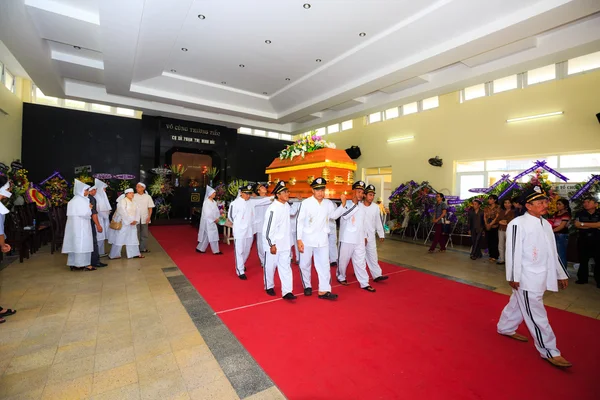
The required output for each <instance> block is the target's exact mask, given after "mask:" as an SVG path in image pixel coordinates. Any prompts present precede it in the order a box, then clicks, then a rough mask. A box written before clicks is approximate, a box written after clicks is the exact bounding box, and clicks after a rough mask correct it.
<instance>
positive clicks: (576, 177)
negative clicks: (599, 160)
mask: <svg viewBox="0 0 600 400" xmlns="http://www.w3.org/2000/svg"><path fill="white" fill-rule="evenodd" d="M562 174H563V175H565V176H566V177H567V178H569V183H576V182H587V181H589V180H590V178H591V177H592V175H600V168H599V169H597V170H594V171H587V172H564V171H563V172H562ZM556 181H557V182H558V179H557V180H556ZM560 182H562V181H560Z"/></svg>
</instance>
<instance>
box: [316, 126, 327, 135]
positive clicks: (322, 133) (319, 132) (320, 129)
mask: <svg viewBox="0 0 600 400" xmlns="http://www.w3.org/2000/svg"><path fill="white" fill-rule="evenodd" d="M326 134H327V132H326V131H325V127H322V128H319V129H317V133H316V135H317V136H325V135H326Z"/></svg>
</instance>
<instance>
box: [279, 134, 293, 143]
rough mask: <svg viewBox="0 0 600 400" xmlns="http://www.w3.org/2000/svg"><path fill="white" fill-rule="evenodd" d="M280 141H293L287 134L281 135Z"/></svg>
mask: <svg viewBox="0 0 600 400" xmlns="http://www.w3.org/2000/svg"><path fill="white" fill-rule="evenodd" d="M280 139H281V140H289V141H290V142H291V141H292V140H293V139H292V135H288V134H287V133H282V134H281V135H280Z"/></svg>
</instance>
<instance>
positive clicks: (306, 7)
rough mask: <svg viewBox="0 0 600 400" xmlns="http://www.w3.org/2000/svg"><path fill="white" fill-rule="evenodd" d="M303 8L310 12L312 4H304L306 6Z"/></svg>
mask: <svg viewBox="0 0 600 400" xmlns="http://www.w3.org/2000/svg"><path fill="white" fill-rule="evenodd" d="M302 7H304V8H305V9H307V10H308V9H309V8H310V7H311V6H310V4H308V3H304V5H303V6H302Z"/></svg>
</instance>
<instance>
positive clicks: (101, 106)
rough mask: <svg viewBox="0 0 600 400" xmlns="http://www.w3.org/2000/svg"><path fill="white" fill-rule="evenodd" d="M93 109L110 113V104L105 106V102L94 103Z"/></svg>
mask: <svg viewBox="0 0 600 400" xmlns="http://www.w3.org/2000/svg"><path fill="white" fill-rule="evenodd" d="M92 111H98V112H105V113H109V112H110V106H105V105H104V104H92Z"/></svg>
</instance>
